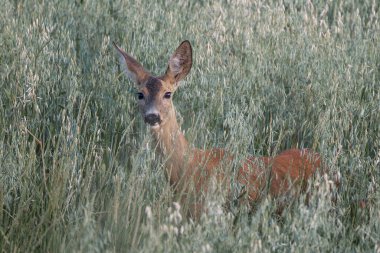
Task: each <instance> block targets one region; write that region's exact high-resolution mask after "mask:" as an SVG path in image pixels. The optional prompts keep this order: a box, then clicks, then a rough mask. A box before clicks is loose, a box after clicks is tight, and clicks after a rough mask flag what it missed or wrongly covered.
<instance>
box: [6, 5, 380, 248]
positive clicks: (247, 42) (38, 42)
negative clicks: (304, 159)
mask: <svg viewBox="0 0 380 253" xmlns="http://www.w3.org/2000/svg"><path fill="white" fill-rule="evenodd" d="M161 2H162V3H158V2H157V3H153V1H152V2H150V1H149V2H148V1H121V0H119V1H118V0H115V1H112V0H109V1H88V0H76V1H62V0H60V1H58V0H57V1H55V0H52V1H16V0H15V1H7V0H0V6H2V8H1V10H2V11H1V16H0V87H1V89H0V104H1V106H0V145H1V148H0V173H1V174H0V186H1V188H0V205H1V211H0V247H1V249H2V252H255V251H256V252H268V251H269V252H270V251H277V252H289V251H291V252H329V251H336V252H376V251H377V252H378V251H379V250H380V212H379V210H380V200H379V197H380V191H379V182H380V92H379V90H380V20H379V17H380V9H379V8H380V7H379V3H378V2H377V1H375V0H361V1H355V0H349V1H343V0H341V1H327V3H325V2H326V1H313V4H311V3H310V2H311V1H296V0H294V1H290V0H289V1H283V2H282V3H277V1H273V2H274V3H271V1H269V3H267V2H266V1H254V0H252V1H244V0H241V1H219V2H217V1H193V2H190V3H188V2H187V1H182V0H180V1H161ZM185 39H188V40H190V41H191V43H192V45H193V50H194V64H193V69H192V71H191V73H190V75H189V76H188V77H187V79H186V81H185V82H183V83H182V85H181V87H180V88H179V89H178V91H177V92H176V94H175V97H174V103H175V105H176V108H177V111H178V114H179V115H180V118H181V120H182V121H183V125H182V128H183V129H184V130H185V131H186V136H187V138H188V139H189V140H191V142H192V143H194V145H195V146H197V147H206V148H209V147H213V146H218V147H226V148H228V149H229V150H230V151H231V152H234V153H235V154H237V156H238V157H243V156H245V155H247V154H254V155H271V154H273V153H277V152H279V151H280V150H283V149H286V148H290V147H309V148H313V149H315V150H317V151H318V152H320V153H321V154H322V155H323V157H324V160H325V162H326V164H327V165H328V166H329V168H330V170H331V175H332V174H333V173H336V172H339V173H340V174H341V175H342V184H341V186H340V188H339V189H338V191H337V197H338V201H337V203H336V205H332V204H331V203H330V201H328V199H329V197H328V196H327V195H328V191H327V190H326V188H327V185H328V179H327V178H325V179H323V178H322V179H319V180H317V181H316V182H314V183H313V185H314V186H315V185H319V188H318V190H315V191H313V194H312V199H311V204H310V205H309V206H305V205H303V204H302V203H303V202H302V201H299V202H298V203H296V204H295V205H294V206H293V207H292V208H291V209H289V210H287V212H285V213H284V217H283V218H282V219H281V220H278V219H276V217H275V216H274V215H273V212H274V210H275V207H274V206H273V205H274V203H273V201H272V200H271V199H269V198H268V199H266V200H265V201H263V203H261V205H260V206H259V208H258V211H257V212H256V213H255V214H254V215H253V216H252V217H248V216H247V214H246V213H244V210H243V211H242V216H241V217H240V219H239V220H238V221H237V223H236V224H235V225H233V217H232V216H231V214H221V213H219V212H218V211H219V209H220V204H221V202H222V199H220V198H219V197H218V196H211V197H210V200H209V202H208V205H209V209H210V213H209V214H208V215H204V216H203V217H202V219H201V221H200V222H199V223H192V222H191V221H189V220H186V219H184V218H183V219H179V216H178V211H177V210H176V209H175V208H174V207H173V206H172V202H173V200H174V199H173V196H172V193H171V190H170V187H169V186H168V183H167V182H166V180H165V178H164V175H163V170H162V163H161V162H160V160H159V159H157V157H156V156H155V154H154V153H153V152H152V148H151V147H150V146H149V142H150V140H151V137H150V135H149V131H147V129H146V127H145V125H144V123H143V122H142V120H141V117H140V115H139V114H138V110H137V107H136V102H135V98H134V94H133V84H132V83H131V82H130V81H129V80H127V78H126V77H124V75H123V74H122V71H121V69H120V67H119V63H118V56H117V54H116V52H115V50H114V48H113V47H112V43H111V42H112V41H116V42H117V43H118V44H119V45H120V46H121V47H123V48H124V49H125V50H126V51H127V52H129V53H131V54H132V55H133V56H135V57H136V58H137V59H139V61H140V62H141V63H142V64H143V65H144V66H145V67H146V69H148V70H150V71H151V72H152V73H155V74H161V73H163V72H164V70H165V68H166V66H167V61H168V59H169V56H170V55H171V53H172V52H173V51H174V49H175V48H176V47H177V46H178V45H179V43H180V42H181V41H182V40H185ZM301 199H302V197H301ZM360 199H368V201H369V205H368V207H367V208H366V209H364V210H362V209H360V208H358V206H357V205H356V203H357V201H358V200H360ZM147 207H150V208H151V212H152V214H151V216H150V215H147V213H146V211H145V210H146V208H147ZM170 207H171V209H170V210H168V208H170ZM148 209H149V208H148ZM175 215H177V216H176V217H177V219H173V216H175ZM176 230H180V231H181V233H180V235H178V234H177V233H176Z"/></svg>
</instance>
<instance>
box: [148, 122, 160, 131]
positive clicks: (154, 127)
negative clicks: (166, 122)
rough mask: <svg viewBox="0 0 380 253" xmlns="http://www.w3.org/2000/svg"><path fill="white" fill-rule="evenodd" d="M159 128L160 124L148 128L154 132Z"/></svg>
mask: <svg viewBox="0 0 380 253" xmlns="http://www.w3.org/2000/svg"><path fill="white" fill-rule="evenodd" d="M159 127H160V124H158V123H156V124H154V125H151V126H150V129H153V130H156V129H158V128H159Z"/></svg>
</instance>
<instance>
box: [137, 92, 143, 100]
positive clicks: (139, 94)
mask: <svg viewBox="0 0 380 253" xmlns="http://www.w3.org/2000/svg"><path fill="white" fill-rule="evenodd" d="M137 99H138V100H142V99H144V94H143V93H141V92H138V93H137Z"/></svg>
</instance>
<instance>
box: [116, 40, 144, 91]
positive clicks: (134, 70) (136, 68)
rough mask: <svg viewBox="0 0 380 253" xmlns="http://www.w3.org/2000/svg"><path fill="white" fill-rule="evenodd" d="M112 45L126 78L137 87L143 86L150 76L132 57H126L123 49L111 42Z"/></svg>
mask: <svg viewBox="0 0 380 253" xmlns="http://www.w3.org/2000/svg"><path fill="white" fill-rule="evenodd" d="M113 45H114V46H115V48H116V50H117V51H118V52H119V54H120V59H121V62H122V65H123V67H124V71H125V73H126V74H127V76H128V77H129V78H130V79H131V80H132V81H133V82H135V83H136V84H137V85H141V84H143V83H144V82H145V81H146V80H147V79H148V77H149V75H150V74H149V72H147V71H146V70H145V69H144V68H143V66H141V64H140V63H138V61H136V60H135V59H134V58H133V57H132V56H130V55H128V54H127V53H126V52H124V50H123V49H121V48H120V47H118V46H117V45H116V43H115V42H113Z"/></svg>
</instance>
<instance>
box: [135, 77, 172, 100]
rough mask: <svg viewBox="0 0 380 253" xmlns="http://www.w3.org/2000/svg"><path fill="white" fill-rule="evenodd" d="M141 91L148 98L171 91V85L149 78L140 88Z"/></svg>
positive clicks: (155, 78)
mask: <svg viewBox="0 0 380 253" xmlns="http://www.w3.org/2000/svg"><path fill="white" fill-rule="evenodd" d="M141 91H143V92H144V93H147V94H149V95H150V96H153V97H154V96H155V95H157V94H158V93H162V92H168V91H172V85H170V84H168V83H166V82H164V81H163V80H161V79H159V78H157V77H152V76H151V77H149V78H148V80H147V81H146V82H145V83H144V84H143V85H142V86H141Z"/></svg>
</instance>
